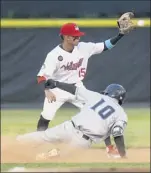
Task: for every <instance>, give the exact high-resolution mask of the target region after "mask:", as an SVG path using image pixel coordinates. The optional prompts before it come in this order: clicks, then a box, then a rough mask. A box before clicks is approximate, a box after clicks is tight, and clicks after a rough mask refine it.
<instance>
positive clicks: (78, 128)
mask: <svg viewBox="0 0 151 173" xmlns="http://www.w3.org/2000/svg"><path fill="white" fill-rule="evenodd" d="M71 123H72V125H73V127H74V128H75V129H77V130H80V127H79V126H76V125H75V123H74V122H73V121H71ZM82 138H84V139H86V140H89V139H90V137H89V136H87V135H85V134H83V136H82Z"/></svg>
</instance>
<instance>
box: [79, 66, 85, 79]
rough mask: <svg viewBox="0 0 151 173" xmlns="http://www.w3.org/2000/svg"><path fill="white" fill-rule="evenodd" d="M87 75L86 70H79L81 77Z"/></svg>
mask: <svg viewBox="0 0 151 173" xmlns="http://www.w3.org/2000/svg"><path fill="white" fill-rule="evenodd" d="M85 74H86V69H85V68H81V69H80V70H79V77H84V76H85Z"/></svg>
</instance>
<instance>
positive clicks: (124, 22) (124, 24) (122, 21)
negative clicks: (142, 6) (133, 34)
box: [117, 12, 134, 34]
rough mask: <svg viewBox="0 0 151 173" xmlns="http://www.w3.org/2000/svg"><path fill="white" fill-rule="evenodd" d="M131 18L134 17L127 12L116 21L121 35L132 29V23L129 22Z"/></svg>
mask: <svg viewBox="0 0 151 173" xmlns="http://www.w3.org/2000/svg"><path fill="white" fill-rule="evenodd" d="M133 17H134V14H133V13H132V12H127V13H124V14H123V15H122V16H121V17H120V18H119V19H118V20H117V24H118V27H119V31H120V33H121V34H128V33H129V32H130V31H132V30H133V29H134V23H133V22H132V20H131V19H132V18H133Z"/></svg>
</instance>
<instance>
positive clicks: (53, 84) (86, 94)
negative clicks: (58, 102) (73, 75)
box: [45, 79, 96, 101]
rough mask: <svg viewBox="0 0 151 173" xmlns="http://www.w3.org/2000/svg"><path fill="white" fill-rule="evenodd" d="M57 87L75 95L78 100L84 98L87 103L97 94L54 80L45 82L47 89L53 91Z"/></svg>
mask: <svg viewBox="0 0 151 173" xmlns="http://www.w3.org/2000/svg"><path fill="white" fill-rule="evenodd" d="M55 87H57V88H60V89H62V90H64V91H67V92H69V93H71V94H74V95H76V97H77V98H78V97H83V98H84V99H85V100H87V101H89V100H90V99H91V98H93V96H94V94H96V93H95V92H93V91H90V90H87V89H86V88H84V87H76V86H75V84H68V83H63V82H59V81H54V80H52V79H49V80H47V81H46V82H45V89H53V88H55Z"/></svg>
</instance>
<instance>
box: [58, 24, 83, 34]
mask: <svg viewBox="0 0 151 173" xmlns="http://www.w3.org/2000/svg"><path fill="white" fill-rule="evenodd" d="M60 35H69V36H79V37H80V36H83V35H85V33H84V32H81V31H80V30H79V27H78V26H77V25H76V24H75V23H66V24H64V25H63V26H62V27H61V29H60Z"/></svg>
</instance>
